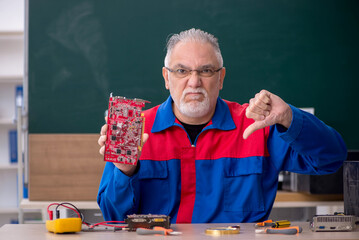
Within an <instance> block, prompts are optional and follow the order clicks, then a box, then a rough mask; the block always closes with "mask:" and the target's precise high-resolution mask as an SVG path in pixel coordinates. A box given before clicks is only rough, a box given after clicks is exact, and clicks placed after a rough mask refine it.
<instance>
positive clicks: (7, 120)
mask: <svg viewBox="0 0 359 240" xmlns="http://www.w3.org/2000/svg"><path fill="white" fill-rule="evenodd" d="M0 125H5V126H14V127H16V122H15V121H14V119H12V118H0Z"/></svg>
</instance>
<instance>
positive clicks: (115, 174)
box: [97, 97, 347, 223]
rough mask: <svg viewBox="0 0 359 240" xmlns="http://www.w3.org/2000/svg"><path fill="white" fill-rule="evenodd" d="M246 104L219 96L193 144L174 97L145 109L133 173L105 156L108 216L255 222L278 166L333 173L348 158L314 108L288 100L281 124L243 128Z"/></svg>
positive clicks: (271, 192) (270, 197)
mask: <svg viewBox="0 0 359 240" xmlns="http://www.w3.org/2000/svg"><path fill="white" fill-rule="evenodd" d="M247 106H248V105H247V104H245V105H240V104H238V103H235V102H229V101H226V100H222V99H221V98H218V99H217V105H216V110H215V113H214V115H213V118H212V119H211V121H210V122H209V123H208V124H207V125H206V126H205V127H204V128H203V130H202V131H201V133H200V134H199V135H198V136H197V138H196V140H195V142H194V143H191V141H190V139H189V137H188V135H187V133H186V131H185V130H184V128H183V126H182V125H181V124H180V122H179V121H178V120H177V119H176V118H175V116H174V114H173V111H172V98H171V97H169V98H168V99H167V101H166V102H164V103H163V104H161V105H159V106H156V107H154V108H152V109H149V110H146V111H145V112H144V113H145V118H146V119H145V132H146V133H148V134H149V138H148V140H147V142H146V143H145V145H144V147H143V151H142V155H141V158H140V161H139V167H138V171H137V172H136V174H134V175H133V176H131V177H128V176H126V175H124V174H123V173H122V172H121V171H120V170H119V169H117V168H116V167H115V166H114V165H113V164H112V163H110V162H107V163H106V166H105V169H104V173H103V176H102V179H101V183H100V188H99V192H98V197H97V202H98V204H99V206H100V208H101V210H102V213H103V215H104V218H105V219H106V220H123V219H125V218H126V216H127V215H128V214H134V213H136V214H149V213H151V214H165V215H169V216H170V217H171V222H172V223H207V222H213V223H215V222H217V223H218V222H226V223H238V222H258V221H263V220H266V219H267V218H268V216H269V214H270V211H271V209H272V205H273V202H274V199H275V196H276V192H277V186H278V174H279V172H280V171H283V170H284V171H291V172H297V173H303V174H328V173H333V172H335V171H336V170H337V169H338V168H339V167H340V166H341V165H342V163H343V161H344V160H345V159H346V154H347V150H346V146H345V144H344V142H343V140H342V138H341V136H340V135H339V134H338V133H337V132H336V131H335V130H334V129H332V128H331V127H329V126H327V125H325V124H324V123H323V122H322V121H320V120H319V119H317V118H316V117H315V116H313V115H312V114H309V113H306V112H303V111H301V110H299V109H297V108H295V107H293V106H290V107H291V109H292V112H293V120H292V123H291V126H290V127H289V129H284V128H283V127H282V126H280V125H274V126H271V127H266V128H264V129H261V130H257V131H256V132H254V133H253V134H252V135H250V137H249V138H248V139H246V140H244V139H243V137H242V135H243V132H244V130H245V129H246V127H247V126H249V125H250V124H251V123H253V120H252V119H248V118H246V116H245V109H246V107H247Z"/></svg>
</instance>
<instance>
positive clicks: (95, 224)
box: [47, 202, 127, 229]
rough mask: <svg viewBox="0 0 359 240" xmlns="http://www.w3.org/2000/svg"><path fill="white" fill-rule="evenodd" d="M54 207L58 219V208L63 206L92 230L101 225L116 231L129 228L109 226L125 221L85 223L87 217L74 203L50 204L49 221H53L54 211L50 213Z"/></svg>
mask: <svg viewBox="0 0 359 240" xmlns="http://www.w3.org/2000/svg"><path fill="white" fill-rule="evenodd" d="M54 205H56V208H55V212H56V218H60V216H59V210H58V208H59V207H60V206H62V207H65V208H68V209H71V210H72V211H74V212H75V213H76V214H77V216H78V217H79V218H80V219H81V221H82V224H85V225H86V226H87V227H88V228H90V229H93V228H94V227H96V226H99V225H102V226H107V227H113V228H115V229H123V228H126V227H127V226H117V225H112V224H108V223H125V221H104V222H98V223H94V224H91V223H88V222H85V217H84V215H83V214H82V212H81V211H80V210H79V209H78V208H77V207H76V206H75V205H73V204H72V203H69V202H63V203H51V204H49V205H48V206H47V212H48V214H49V219H50V220H53V211H50V207H51V206H54ZM67 205H70V206H71V207H69V206H67Z"/></svg>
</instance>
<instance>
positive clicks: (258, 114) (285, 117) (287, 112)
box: [243, 90, 292, 139]
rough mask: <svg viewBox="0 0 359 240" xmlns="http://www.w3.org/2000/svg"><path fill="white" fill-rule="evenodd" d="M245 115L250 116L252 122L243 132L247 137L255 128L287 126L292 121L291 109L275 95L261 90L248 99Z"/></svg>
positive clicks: (245, 137) (244, 136)
mask: <svg viewBox="0 0 359 240" xmlns="http://www.w3.org/2000/svg"><path fill="white" fill-rule="evenodd" d="M246 117H247V118H252V119H253V120H254V123H252V124H251V125H249V126H248V127H247V128H246V130H245V131H244V133H243V138H244V139H247V138H248V137H249V136H250V135H251V134H252V133H253V132H255V131H256V130H259V129H262V128H265V127H268V126H272V125H274V124H280V125H282V126H284V127H285V128H289V126H290V124H291V122H292V109H291V108H290V107H289V105H288V104H287V103H286V102H284V101H283V100H282V99H281V98H280V97H278V96H277V95H275V94H273V93H270V92H268V91H266V90H262V91H260V92H259V93H257V94H256V95H255V97H254V98H252V99H251V100H250V101H249V106H248V107H247V109H246Z"/></svg>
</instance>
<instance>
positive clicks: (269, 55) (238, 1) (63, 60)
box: [28, 0, 359, 149]
mask: <svg viewBox="0 0 359 240" xmlns="http://www.w3.org/2000/svg"><path fill="white" fill-rule="evenodd" d="M358 13H359V1H355V0H353V1H347V0H343V1H338V0H316V1H313V0H301V1H284V0H256V1H253V0H222V1H213V0H198V1H193V0H181V1H168V0H167V1H165V0H152V1H148V0H131V1H125V0H102V1H100V0H77V1H71V0H64V1H57V0H56V1H55V0H37V1H29V38H28V49H29V53H28V64H29V68H28V69H29V72H28V74H29V79H28V80H29V133H30V134H32V133H97V132H99V130H100V126H102V124H103V123H104V119H103V116H104V110H105V109H106V108H107V102H108V97H109V94H110V93H111V92H113V93H114V94H115V95H122V96H126V97H131V98H132V97H138V98H142V99H147V100H149V101H151V104H148V105H147V107H152V106H155V105H157V104H160V103H161V102H162V101H164V100H165V99H166V98H167V96H168V94H169V93H168V92H167V90H165V88H164V82H163V79H162V70H161V68H162V66H163V58H164V56H165V44H166V39H167V38H168V36H169V35H170V34H171V33H178V32H180V31H182V30H185V29H189V28H192V27H195V28H200V29H203V30H205V31H208V32H210V33H213V34H214V35H215V36H217V37H218V38H219V43H220V46H221V49H222V54H223V57H224V65H225V67H226V69H227V76H226V79H225V82H224V89H223V90H222V92H221V93H220V95H221V96H222V98H225V99H228V100H232V101H238V102H240V103H244V102H248V100H249V99H250V98H251V97H252V96H253V95H254V94H255V93H256V92H258V91H260V90H261V89H267V90H269V91H271V92H273V93H276V94H278V95H279V96H281V97H282V98H283V99H284V100H286V101H287V102H288V103H291V104H293V105H295V106H298V107H314V108H315V114H316V115H317V116H318V117H319V118H320V119H322V120H323V121H324V122H326V123H327V124H329V125H331V126H333V127H334V128H336V129H337V130H338V131H339V132H340V133H341V134H342V135H343V137H344V139H345V141H346V143H347V145H348V148H350V149H358V148H359V140H358V139H359V138H358V136H359V130H358V127H357V126H356V125H357V124H358V123H359V122H358V120H359V111H358V109H359V107H358V96H357V93H358V90H359V57H358V56H359V14H358Z"/></svg>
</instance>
